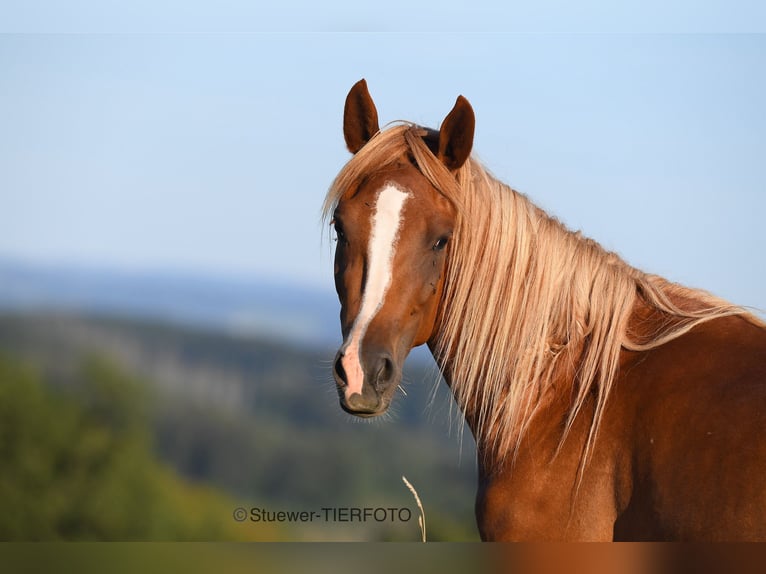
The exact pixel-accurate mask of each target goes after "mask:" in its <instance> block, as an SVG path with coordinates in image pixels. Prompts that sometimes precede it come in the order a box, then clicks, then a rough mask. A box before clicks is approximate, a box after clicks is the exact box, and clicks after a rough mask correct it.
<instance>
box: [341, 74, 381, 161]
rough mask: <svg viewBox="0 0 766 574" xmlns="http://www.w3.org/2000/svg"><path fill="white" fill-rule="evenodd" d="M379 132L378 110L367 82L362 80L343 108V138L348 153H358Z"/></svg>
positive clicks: (354, 87) (347, 97) (353, 88)
mask: <svg viewBox="0 0 766 574" xmlns="http://www.w3.org/2000/svg"><path fill="white" fill-rule="evenodd" d="M379 131H380V127H379V126H378V110H377V109H375V103H374V102H373V101H372V98H371V97H370V92H369V91H368V90H367V82H366V81H365V80H364V79H361V80H359V81H358V82H357V83H356V84H354V86H353V87H352V88H351V91H350V92H349V93H348V95H347V96H346V105H345V107H344V108H343V137H344V138H345V139H346V147H347V148H348V151H350V152H351V153H356V152H358V151H359V150H360V149H362V147H363V146H364V144H366V143H367V142H368V141H370V138H372V136H374V135H375V134H376V133H378V132H379Z"/></svg>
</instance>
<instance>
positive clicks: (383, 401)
mask: <svg viewBox="0 0 766 574" xmlns="http://www.w3.org/2000/svg"><path fill="white" fill-rule="evenodd" d="M344 359H345V349H344V348H341V350H339V351H338V353H337V355H336V356H335V363H334V365H333V376H334V377H335V384H336V385H337V388H338V397H339V399H340V406H341V408H342V409H343V410H344V411H346V412H347V413H350V414H352V415H355V416H359V417H374V416H378V415H381V414H383V413H384V412H386V410H387V409H388V406H389V405H390V404H391V396H392V395H393V392H394V390H395V389H396V387H397V386H398V384H399V380H400V379H401V369H400V368H399V367H398V366H397V365H396V362H395V361H394V359H393V358H392V356H391V354H390V353H388V352H386V351H382V350H373V349H371V350H370V351H367V352H364V353H363V354H362V356H361V357H360V359H361V361H360V362H361V365H360V366H361V369H357V373H356V374H354V373H350V372H348V371H347V369H346V364H347V361H346V360H344ZM360 375H361V376H360ZM360 379H361V380H360Z"/></svg>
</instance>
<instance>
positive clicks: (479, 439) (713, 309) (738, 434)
mask: <svg viewBox="0 0 766 574" xmlns="http://www.w3.org/2000/svg"><path fill="white" fill-rule="evenodd" d="M474 125H475V119H474V113H473V110H472V108H471V106H470V104H469V103H468V101H467V100H466V99H465V98H463V97H462V96H461V97H458V99H457V102H456V103H455V106H454V108H453V109H452V111H451V112H450V113H449V114H448V115H447V117H446V118H445V120H444V122H443V123H442V126H441V128H440V129H439V130H438V131H436V130H431V129H426V128H422V127H419V126H416V125H411V124H401V125H395V126H393V127H390V128H389V129H386V130H385V131H381V130H380V129H379V125H378V116H377V110H376V108H375V104H374V103H373V101H372V99H371V97H370V94H369V92H368V90H367V84H366V83H365V81H364V80H361V81H360V82H358V83H357V84H355V85H354V86H353V88H352V89H351V91H350V92H349V94H348V96H347V99H346V105H345V112H344V118H343V130H344V136H345V141H346V145H347V147H348V149H349V151H351V153H352V154H354V155H353V157H352V158H351V160H350V161H349V162H348V164H347V165H346V166H345V167H344V168H343V169H342V171H341V172H340V173H339V175H338V176H337V178H336V180H335V181H334V183H333V185H332V187H331V189H330V190H329V192H328V195H327V198H326V200H325V203H324V214H325V217H326V218H328V219H330V218H331V219H332V224H333V225H334V227H335V232H336V233H337V245H336V252H335V286H336V289H337V292H338V296H339V298H340V302H341V313H340V320H341V327H342V333H343V345H342V346H341V348H340V350H339V351H338V354H337V356H336V359H335V365H334V376H335V380H336V383H337V388H338V394H339V396H340V404H341V406H342V408H343V409H344V410H346V411H347V412H349V413H352V414H354V415H358V416H362V417H370V416H375V415H379V414H381V413H383V412H384V411H385V410H386V409H387V408H388V406H389V404H390V402H391V399H392V396H393V394H394V391H395V389H396V387H397V386H398V385H399V382H400V380H401V372H402V364H403V363H404V360H405V357H406V356H407V354H408V353H409V351H410V349H412V348H413V347H414V346H417V345H421V344H424V343H425V344H427V345H428V347H429V348H430V350H431V352H432V353H433V355H434V358H435V360H436V362H437V364H438V366H439V368H440V370H441V372H442V374H443V375H444V378H445V380H446V382H447V384H448V385H449V386H450V388H451V390H452V393H453V395H454V397H455V399H456V401H457V403H458V405H459V406H460V408H461V409H462V411H463V414H464V415H465V418H466V421H467V423H468V426H469V427H470V429H471V431H472V432H473V434H474V437H475V438H476V444H477V448H478V466H479V486H478V493H477V498H476V517H477V522H478V527H479V532H480V534H481V536H482V538H483V539H485V540H766V440H764V433H766V325H764V323H763V322H762V321H760V320H759V319H758V318H757V317H755V316H754V315H752V314H749V313H748V312H747V311H746V310H744V309H743V308H741V307H736V306H734V305H731V304H729V303H727V302H726V301H723V300H720V299H718V298H716V297H714V296H712V295H710V294H708V293H705V292H703V291H699V290H695V289H690V288H687V287H683V286H680V285H677V284H673V283H670V282H668V281H666V280H665V279H662V278H661V277H658V276H654V275H649V274H646V273H644V272H642V271H640V270H638V269H635V268H633V267H631V266H629V265H628V264H627V263H625V262H624V261H623V260H622V259H620V258H619V257H618V256H617V255H615V254H614V253H610V252H607V251H605V250H604V249H603V248H602V247H600V246H599V245H598V244H597V243H595V242H594V241H592V240H589V239H587V238H585V237H583V236H582V235H580V234H579V233H573V232H571V231H569V230H567V229H566V228H565V227H564V226H563V225H562V224H561V223H560V222H558V221H557V220H556V219H554V218H552V217H550V216H548V215H546V214H545V213H544V212H543V211H541V210H540V209H539V208H537V207H535V206H534V205H533V204H532V203H531V202H530V201H529V200H528V199H527V198H526V197H525V196H523V195H521V194H519V193H518V192H516V191H514V190H513V189H510V188H509V187H508V186H506V185H504V184H503V183H501V182H499V181H497V180H496V179H494V178H493V177H492V176H491V175H490V174H489V173H488V172H487V171H486V170H485V169H484V168H483V167H482V166H481V165H480V164H479V163H478V162H477V161H475V160H474V159H473V158H471V155H470V154H471V148H472V146H473V133H474Z"/></svg>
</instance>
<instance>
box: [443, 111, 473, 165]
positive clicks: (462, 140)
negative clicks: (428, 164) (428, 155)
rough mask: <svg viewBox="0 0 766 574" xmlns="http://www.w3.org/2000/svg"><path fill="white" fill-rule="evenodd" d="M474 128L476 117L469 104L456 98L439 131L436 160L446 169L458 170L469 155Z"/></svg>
mask: <svg viewBox="0 0 766 574" xmlns="http://www.w3.org/2000/svg"><path fill="white" fill-rule="evenodd" d="M475 127H476V117H475V116H474V114H473V108H472V107H471V104H469V103H468V100H466V99H465V98H464V97H463V96H458V97H457V101H456V102H455V106H454V107H453V108H452V111H451V112H450V113H449V114H447V117H446V118H444V122H442V126H441V128H440V129H439V153H438V158H439V159H440V160H442V162H444V165H446V166H447V168H448V169H451V170H455V169H458V168H459V167H461V166H462V165H463V164H464V163H465V161H466V160H467V159H468V156H469V155H471V148H472V147H473V132H474V128H475Z"/></svg>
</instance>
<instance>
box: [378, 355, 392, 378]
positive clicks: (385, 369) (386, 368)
mask: <svg viewBox="0 0 766 574" xmlns="http://www.w3.org/2000/svg"><path fill="white" fill-rule="evenodd" d="M393 376H394V362H393V361H392V360H391V358H390V357H381V358H380V361H379V363H378V371H377V374H376V377H375V380H376V381H377V382H378V383H384V384H385V383H388V382H389V381H390V380H391V379H392V378H393Z"/></svg>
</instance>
